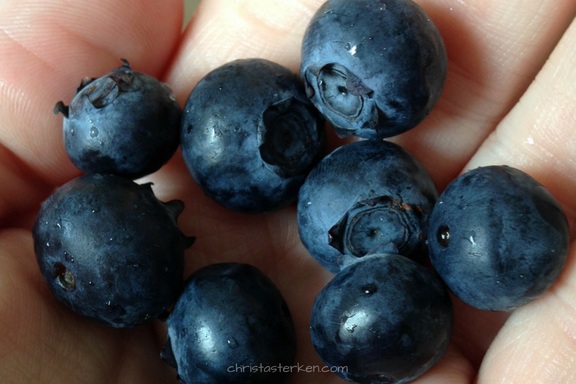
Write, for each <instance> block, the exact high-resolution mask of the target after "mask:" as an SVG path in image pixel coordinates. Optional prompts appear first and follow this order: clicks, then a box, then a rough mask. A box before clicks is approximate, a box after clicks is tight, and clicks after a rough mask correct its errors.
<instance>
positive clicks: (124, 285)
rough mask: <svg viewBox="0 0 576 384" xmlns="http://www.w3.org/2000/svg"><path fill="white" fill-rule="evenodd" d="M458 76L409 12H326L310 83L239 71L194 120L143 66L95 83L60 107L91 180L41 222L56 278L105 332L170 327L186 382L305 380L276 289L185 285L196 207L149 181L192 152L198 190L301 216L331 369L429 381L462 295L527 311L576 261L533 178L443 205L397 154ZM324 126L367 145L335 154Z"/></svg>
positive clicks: (503, 178) (378, 7) (52, 202)
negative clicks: (185, 229) (318, 272)
mask: <svg viewBox="0 0 576 384" xmlns="http://www.w3.org/2000/svg"><path fill="white" fill-rule="evenodd" d="M446 69H447V56H446V51H445V47H444V43H443V41H442V37H441V36H440V33H439V32H438V30H437V28H436V27H435V25H434V24H433V23H432V21H431V20H430V18H429V17H428V16H427V15H426V13H425V12H424V11H423V10H422V9H421V8H420V7H419V6H418V5H416V4H415V3H414V2H412V1H411V0H354V1H349V0H328V1H327V2H326V3H325V4H324V5H323V6H322V7H321V8H320V9H319V10H318V11H317V13H316V14H315V15H314V17H313V18H312V20H311V22H310V24H309V26H308V29H307V31H306V34H305V37H304V40H303V45H302V63H301V67H300V76H298V75H297V74H295V73H293V72H292V71H290V70H289V69H287V68H285V67H283V66H280V65H278V64H275V63H272V62H270V61H267V60H263V59H245V60H236V61H233V62H230V63H227V64H225V65H223V66H221V67H219V68H217V69H215V70H214V71H212V72H210V73H209V74H207V75H206V76H205V77H204V78H203V79H202V80H201V81H200V82H199V83H198V84H197V85H196V86H195V88H194V89H193V90H192V92H191V94H190V96H189V98H188V100H187V102H186V105H185V107H184V111H183V112H182V111H181V109H180V107H179V105H178V103H177V102H176V98H175V97H174V95H173V93H172V92H171V90H170V89H169V88H168V86H167V85H166V84H164V83H162V82H160V81H158V80H156V79H154V78H152V77H150V76H148V75H145V74H142V73H138V72H135V71H132V70H131V68H130V65H129V64H128V62H126V61H124V64H123V65H122V66H121V67H120V68H118V69H116V70H114V71H112V72H111V73H109V74H108V75H106V76H103V77H101V78H98V79H86V80H84V81H83V82H82V84H81V85H80V87H79V88H78V90H77V94H76V96H75V97H74V99H73V100H72V102H71V104H70V106H66V105H64V104H63V103H62V102H60V103H58V104H57V106H56V109H55V112H57V113H62V114H63V115H64V143H65V147H66V150H67V153H68V155H69V156H70V159H71V160H72V162H73V163H74V164H75V165H76V166H77V167H78V168H79V169H80V170H82V171H83V172H84V173H85V176H81V177H79V178H77V179H74V180H72V181H70V182H68V183H66V184H65V185H63V186H62V187H60V188H59V189H57V190H56V191H55V192H54V194H53V195H52V196H50V197H49V198H48V199H47V200H46V201H45V202H44V204H43V205H42V207H41V209H40V212H39V214H38V216H37V219H36V222H35V224H34V228H33V236H34V247H35V253H36V257H37V260H38V264H39V266H40V269H41V271H42V275H43V276H44V278H45V280H46V282H47V283H48V285H49V287H50V289H51V291H52V292H53V293H54V295H55V296H56V297H57V298H58V299H59V300H60V301H62V302H63V303H64V304H65V305H67V306H68V307H70V308H71V309H72V310H73V311H75V312H77V313H79V314H81V315H83V316H85V317H88V318H91V319H93V320H95V321H98V322H100V323H103V324H106V325H109V326H113V327H135V326H137V325H140V324H143V323H145V322H148V321H150V320H151V319H155V318H159V317H160V318H162V317H166V323H167V325H168V337H167V341H166V344H165V346H164V348H163V350H162V353H161V357H162V358H163V359H164V360H165V361H166V362H167V363H169V364H170V365H172V366H173V367H174V368H175V369H176V370H177V372H178V377H179V380H180V381H181V382H182V383H184V384H193V383H224V382H226V383H248V382H250V383H268V382H277V383H280V382H284V381H285V380H286V379H287V374H286V372H282V371H270V370H268V371H266V370H243V371H242V372H237V371H234V372H230V370H229V369H228V368H229V367H230V366H235V365H236V366H238V365H239V366H258V365H265V366H278V365H284V366H290V365H291V364H293V361H294V358H295V353H296V341H295V340H296V334H295V330H294V325H293V322H292V318H291V315H290V311H289V309H288V307H287V305H286V302H285V301H284V299H283V298H282V296H281V294H280V292H279V291H278V289H277V288H276V287H275V286H274V284H273V283H272V282H271V281H270V280H269V279H268V278H267V277H266V276H265V275H264V274H263V273H262V272H260V271H259V270H258V269H256V268H255V267H253V266H250V265H246V264H238V263H224V264H214V265H210V266H208V267H205V268H202V269H200V270H198V271H196V272H195V273H193V274H192V275H191V276H190V278H189V279H188V280H187V281H186V282H184V281H183V272H184V250H185V249H186V248H188V247H190V246H191V245H192V244H193V242H194V238H193V237H188V236H185V235H183V234H182V233H181V231H180V229H179V228H178V224H177V217H178V215H179V214H180V213H181V212H182V210H183V209H184V206H183V203H182V202H181V201H178V200H174V201H170V202H167V203H163V202H160V201H159V200H158V199H157V198H156V197H155V196H154V194H153V192H152V189H151V187H150V184H142V185H139V184H137V183H135V182H134V181H133V180H134V179H136V178H139V177H141V176H144V175H147V174H150V173H152V172H155V171H156V170H158V169H159V168H160V167H161V166H162V165H163V164H165V163H166V162H167V161H168V160H169V159H170V158H171V156H172V155H173V154H174V152H175V151H176V149H177V147H178V145H180V146H181V148H182V153H183V156H184V159H185V162H186V165H187V167H188V169H189V171H190V174H191V175H192V177H193V179H194V180H195V181H196V183H197V184H198V185H199V186H200V187H201V188H202V190H203V191H204V192H205V193H206V195H208V196H209V197H211V198H212V199H214V200H215V201H217V202H218V203H220V204H222V205H223V206H225V207H227V208H229V209H231V210H234V211H237V212H243V213H250V214H265V213H269V212H274V211H277V210H280V209H282V208H284V207H286V206H287V205H289V204H291V203H293V202H294V201H296V200H297V214H298V227H299V234H300V238H301V240H302V243H303V244H304V246H305V247H306V249H307V250H308V252H309V253H310V255H311V256H312V257H313V258H314V259H315V260H317V261H318V263H320V264H321V265H322V266H323V267H324V268H326V269H327V270H329V271H331V272H333V273H334V274H335V276H334V277H333V279H332V280H331V281H330V282H329V283H328V284H327V285H326V286H325V287H324V288H323V290H322V291H321V292H320V293H319V295H318V296H317V298H316V301H315V303H314V306H313V308H312V313H311V317H310V331H311V336H312V341H313V344H314V347H315V348H316V351H317V352H318V355H319V356H320V357H321V359H322V360H323V361H324V363H325V364H326V365H327V366H329V367H346V369H343V370H336V372H337V374H338V375H340V376H341V377H343V378H344V379H346V380H348V381H351V382H354V383H382V384H392V383H398V384H399V383H408V382H410V381H412V380H414V379H415V378H417V377H419V376H420V375H422V374H423V373H424V372H426V371H427V370H428V369H430V368H431V367H432V366H433V365H434V364H436V363H437V362H438V361H439V359H440V358H441V356H442V355H443V354H444V352H445V351H446V348H447V347H448V344H449V342H450V337H451V333H452V327H453V307H452V302H451V298H450V295H449V291H451V292H452V293H453V294H454V295H455V296H457V297H458V298H459V299H461V300H463V301H464V302H466V303H468V304H469V305H471V306H474V307H476V308H480V309H485V310H506V311H508V310H513V309H514V308H517V307H519V306H521V305H524V304H526V303H528V302H530V301H532V300H533V299H535V298H537V297H539V296H541V295H542V294H543V293H545V292H546V291H547V290H548V288H550V286H551V285H552V284H553V283H554V282H555V281H556V279H557V278H558V276H559V275H560V273H561V271H562V268H563V266H564V263H565V261H566V257H567V253H568V239H569V236H568V224H567V220H566V217H565V214H564V212H563V211H562V208H561V207H560V205H559V204H558V202H557V201H556V200H555V199H554V197H553V196H552V195H551V194H550V193H549V192H548V191H547V190H546V189H545V188H544V187H543V186H542V185H541V184H539V183H538V182H537V181H535V180H534V179H533V178H532V177H530V176H529V175H527V174H526V173H524V172H522V171H520V170H518V169H514V168H511V167H507V166H487V167H481V168H477V169H474V170H471V171H469V172H467V173H465V174H463V175H462V176H460V177H459V178H457V179H456V180H454V181H453V182H452V183H451V184H450V185H449V186H448V187H447V188H446V190H445V191H444V192H443V193H442V194H441V195H440V196H438V192H437V190H436V187H435V185H434V183H433V181H432V179H431V178H430V176H429V175H428V173H427V172H426V170H425V169H424V167H423V166H422V165H421V164H420V163H419V162H418V161H417V160H416V159H415V158H414V157H413V156H412V155H411V154H410V153H408V152H407V151H406V150H404V149H403V148H401V147H400V146H398V145H396V144H393V143H391V142H389V141H385V140H384V139H385V138H387V137H391V136H394V135H397V134H399V133H402V132H405V131H406V130H408V129H411V128H413V127H415V126H416V125H418V124H419V123H420V122H421V121H422V120H423V119H424V118H425V117H426V116H427V115H428V114H429V113H430V111H431V110H432V108H433V107H434V106H435V104H436V102H437V100H438V98H439V97H440V94H441V92H442V89H443V86H444V81H445V78H446ZM326 120H327V121H328V122H329V123H330V124H331V126H332V127H333V128H334V129H335V131H336V133H337V134H338V135H339V136H340V137H346V136H350V135H355V136H357V137H360V138H363V140H359V141H355V142H352V143H350V144H346V145H343V146H341V147H340V148H338V149H336V150H335V151H333V152H332V153H330V154H328V155H327V156H324V154H325V150H326V132H325V122H326ZM427 255H429V260H430V261H431V265H429V264H428V263H427V257H426V256H427ZM431 267H432V268H431ZM172 306H173V308H172V310H171V311H170V312H168V311H169V309H170V308H171V307H172Z"/></svg>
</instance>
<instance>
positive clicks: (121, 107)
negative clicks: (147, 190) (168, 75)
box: [54, 61, 182, 179]
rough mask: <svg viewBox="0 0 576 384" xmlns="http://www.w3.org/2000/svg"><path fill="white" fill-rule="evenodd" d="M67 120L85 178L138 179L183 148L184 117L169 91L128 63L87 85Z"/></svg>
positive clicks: (68, 139)
mask: <svg viewBox="0 0 576 384" xmlns="http://www.w3.org/2000/svg"><path fill="white" fill-rule="evenodd" d="M54 112H55V113H58V112H61V113H62V114H63V115H64V145H65V147H66V152H67V153H68V156H69V157H70V160H72V162H73V163H74V165H76V167H78V168H79V169H80V170H81V171H82V172H84V173H87V174H91V173H111V174H117V175H121V176H125V177H128V178H132V179H135V178H138V177H141V176H144V175H147V174H150V173H152V172H155V171H157V170H158V169H160V167H161V166H162V165H164V164H165V163H166V162H167V161H168V160H169V159H170V158H171V157H172V155H173V154H174V152H176V149H177V148H178V145H179V142H180V118H181V114H182V111H181V109H180V105H179V104H178V102H177V101H176V97H175V96H174V94H173V93H172V91H171V90H170V88H169V87H168V85H166V84H164V83H162V82H160V81H158V80H157V79H155V78H154V77H152V76H149V75H146V74H144V73H140V72H135V71H132V70H131V69H130V65H129V64H128V62H127V61H124V65H123V66H122V67H120V68H118V69H115V70H113V71H112V72H110V73H109V74H107V75H106V76H103V77H100V78H98V79H85V80H84V81H82V84H80V87H79V88H78V90H77V93H76V96H74V98H73V99H72V102H71V103H70V106H68V107H67V106H65V105H64V104H63V103H62V102H59V103H58V104H57V105H56V108H55V109H54Z"/></svg>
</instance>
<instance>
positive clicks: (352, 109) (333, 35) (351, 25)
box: [300, 0, 447, 139]
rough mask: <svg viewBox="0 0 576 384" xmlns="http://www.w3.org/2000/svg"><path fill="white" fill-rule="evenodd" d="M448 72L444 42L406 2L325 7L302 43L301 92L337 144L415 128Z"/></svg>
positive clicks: (335, 0)
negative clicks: (339, 139) (339, 140)
mask: <svg viewBox="0 0 576 384" xmlns="http://www.w3.org/2000/svg"><path fill="white" fill-rule="evenodd" d="M446 72H447V54H446V49H445V46H444V42H443V39H442V36H441V35H440V32H439V31H438V29H437V28H436V26H435V25H434V23H433V22H432V20H431V19H430V17H429V16H428V15H427V14H426V13H425V12H424V10H423V9H422V8H420V6H418V5H417V4H416V3H414V2H413V1H411V0H355V1H348V0H328V1H327V2H326V3H324V5H322V6H321V7H320V9H318V11H317V12H316V13H315V15H314V17H313V18H312V20H311V21H310V24H309V25H308V28H307V30H306V33H305V36H304V39H303V43H302V62H301V65H300V75H301V76H302V78H303V79H304V81H305V85H306V92H307V94H308V96H309V97H310V100H311V101H312V102H313V103H314V105H315V106H316V107H317V108H318V109H319V110H320V111H321V113H322V114H323V115H324V117H325V118H326V119H327V120H328V121H329V122H330V123H331V124H332V126H333V127H334V128H335V130H336V133H337V134H338V135H339V136H341V137H345V136H349V135H352V134H353V135H356V136H359V137H364V138H380V139H381V138H385V137H390V136H394V135H397V134H399V133H402V132H405V131H407V130H409V129H411V128H413V127H415V126H416V125H417V124H419V123H420V122H421V121H422V120H423V119H424V118H425V117H426V116H427V115H428V114H429V113H430V111H431V110H432V108H433V107H434V106H435V105H436V102H437V101H438V99H439V97H440V94H441V93H442V90H443V88H444V82H445V79H446Z"/></svg>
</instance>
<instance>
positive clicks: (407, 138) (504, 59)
mask: <svg viewBox="0 0 576 384" xmlns="http://www.w3.org/2000/svg"><path fill="white" fill-rule="evenodd" d="M418 2H419V3H420V4H421V5H422V6H423V8H424V9H425V10H426V11H427V12H428V13H429V15H430V16H431V18H432V20H433V21H434V22H435V23H436V25H437V26H438V28H439V30H440V32H441V34H442V36H443V37H444V41H445V44H446V49H447V53H448V59H449V63H448V76H447V80H446V85H445V88H444V92H443V94H442V97H441V98H440V100H439V102H438V104H437V106H436V108H435V109H434V110H433V111H432V113H431V114H430V116H428V118H427V119H426V120H425V121H424V122H423V123H422V124H421V125H420V126H418V127H416V128H415V129H413V130H411V131H409V132H407V133H406V134H404V135H400V136H399V137H397V138H395V141H397V142H398V143H400V144H401V145H402V146H404V147H405V148H407V149H408V150H409V151H410V152H412V153H413V154H414V155H415V156H416V157H417V158H418V159H419V160H420V161H422V162H423V163H424V165H425V166H426V168H427V169H428V170H429V172H430V173H431V174H432V176H433V178H434V180H436V183H437V185H438V187H439V188H440V189H443V188H444V187H445V186H446V184H447V183H448V182H449V181H451V180H452V179H453V178H454V177H456V176H457V175H458V173H459V172H460V171H461V169H462V167H463V166H464V165H465V164H466V162H467V161H468V160H469V159H470V157H471V156H472V155H473V154H474V152H475V151H476V149H477V148H478V147H479V146H480V144H481V143H482V141H483V140H484V139H485V138H486V137H487V136H488V134H489V133H490V132H491V131H493V130H494V128H495V127H496V125H497V124H498V123H499V121H500V120H501V119H502V118H503V116H504V115H505V114H506V113H507V112H508V111H509V110H510V109H511V108H512V107H513V105H514V104H515V103H516V101H517V100H518V99H519V98H520V96H521V95H522V93H523V92H524V91H525V89H526V88H527V87H528V86H529V84H530V82H531V81H532V79H533V78H534V76H535V75H536V74H537V72H538V70H539V69H540V68H541V67H542V65H543V64H544V62H545V60H546V58H547V57H548V55H549V54H550V52H551V51H552V49H553V47H554V46H555V45H556V43H557V42H558V40H559V39H560V37H561V36H562V34H563V32H564V30H565V29H566V28H567V27H568V25H569V23H570V21H571V20H572V19H573V18H574V15H575V13H576V1H573V0H552V1H523V0H514V1H505V2H503V1H498V0H488V1H486V0H472V1H458V0H440V1H438V0H420V1H418Z"/></svg>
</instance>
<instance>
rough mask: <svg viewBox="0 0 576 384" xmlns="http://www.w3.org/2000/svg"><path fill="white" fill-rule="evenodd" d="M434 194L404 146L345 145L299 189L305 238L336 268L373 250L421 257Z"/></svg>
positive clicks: (318, 258)
mask: <svg viewBox="0 0 576 384" xmlns="http://www.w3.org/2000/svg"><path fill="white" fill-rule="evenodd" d="M437 197H438V193H437V190H436V187H435V186H434V183H433V181H432V179H431V178H430V176H429V175H428V173H427V172H426V170H425V169H424V167H422V165H421V164H420V163H419V162H418V161H417V160H416V159H415V158H414V157H413V156H412V155H411V154H410V153H408V152H407V151H406V150H404V149H403V148H401V147H400V146H398V145H396V144H393V143H390V142H386V141H377V140H364V141H358V142H355V143H351V144H347V145H344V146H342V147H340V148H338V149H336V150H335V151H333V152H332V153H331V154H329V155H328V156H326V157H325V158H324V159H323V160H322V161H321V162H320V163H319V164H318V165H317V166H316V167H315V168H314V169H313V170H312V172H310V175H309V176H308V178H307V179H306V182H305V183H304V185H303V186H302V188H301V189H300V193H299V197H298V229H299V233H300V239H301V240H302V242H303V244H304V246H305V247H306V249H307V250H308V252H309V253H310V254H311V255H312V257H314V258H315V259H316V261H318V262H319V263H320V264H321V265H322V266H324V268H326V269H328V270H329V271H331V272H333V273H337V272H338V271H339V270H340V269H341V268H342V266H345V265H347V264H349V263H351V262H354V261H355V260H357V259H359V258H361V257H363V256H365V255H367V254H370V253H379V252H390V253H399V254H402V255H405V256H409V257H415V258H418V257H420V256H422V255H423V254H424V255H425V253H426V237H427V233H428V219H429V216H430V213H431V212H432V208H433V206H434V203H435V202H436V198H437Z"/></svg>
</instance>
